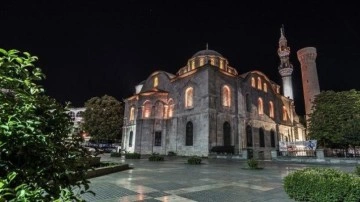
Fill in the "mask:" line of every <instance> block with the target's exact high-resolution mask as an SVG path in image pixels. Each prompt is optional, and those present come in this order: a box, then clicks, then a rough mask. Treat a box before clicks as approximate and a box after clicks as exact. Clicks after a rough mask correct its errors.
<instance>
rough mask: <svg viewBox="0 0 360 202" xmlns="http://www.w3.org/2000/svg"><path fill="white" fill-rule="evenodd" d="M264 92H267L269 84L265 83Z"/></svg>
mask: <svg viewBox="0 0 360 202" xmlns="http://www.w3.org/2000/svg"><path fill="white" fill-rule="evenodd" d="M264 92H267V84H266V83H264Z"/></svg>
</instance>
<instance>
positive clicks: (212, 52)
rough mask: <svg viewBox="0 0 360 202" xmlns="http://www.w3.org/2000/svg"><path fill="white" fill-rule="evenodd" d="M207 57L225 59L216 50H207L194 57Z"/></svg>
mask: <svg viewBox="0 0 360 202" xmlns="http://www.w3.org/2000/svg"><path fill="white" fill-rule="evenodd" d="M205 55H209V56H210V55H211V56H218V57H223V56H222V55H221V54H220V53H219V52H217V51H214V50H207V49H206V50H201V51H198V52H197V53H195V54H194V55H193V56H192V57H198V56H205Z"/></svg>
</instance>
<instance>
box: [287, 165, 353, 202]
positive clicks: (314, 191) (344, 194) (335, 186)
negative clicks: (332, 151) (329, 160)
mask: <svg viewBox="0 0 360 202" xmlns="http://www.w3.org/2000/svg"><path fill="white" fill-rule="evenodd" d="M284 189H285V192H286V193H287V194H288V195H289V197H290V198H292V199H295V200H297V201H314V202H332V201H333V202H335V201H336V202H339V201H349V202H350V201H360V177H358V176H356V175H354V174H350V173H345V172H342V171H340V170H336V169H332V168H306V169H303V170H298V171H295V172H293V173H290V174H289V175H288V176H286V177H285V179H284Z"/></svg>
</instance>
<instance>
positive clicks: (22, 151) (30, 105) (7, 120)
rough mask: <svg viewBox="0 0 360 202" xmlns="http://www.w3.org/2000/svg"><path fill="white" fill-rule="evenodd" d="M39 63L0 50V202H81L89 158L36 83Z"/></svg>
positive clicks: (55, 105) (60, 109)
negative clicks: (82, 162) (87, 159)
mask: <svg viewBox="0 0 360 202" xmlns="http://www.w3.org/2000/svg"><path fill="white" fill-rule="evenodd" d="M37 59H38V58H37V57H35V56H31V55H30V54H29V53H27V52H23V53H20V52H19V51H17V50H9V51H6V50H3V49H0V201H81V199H80V197H79V195H78V194H79V192H75V191H74V190H73V189H74V187H76V186H78V189H77V190H80V187H81V186H84V187H85V190H88V183H89V181H87V180H86V178H85V174H86V171H87V166H86V165H85V164H81V163H79V162H81V161H79V159H83V158H85V157H86V156H87V154H86V152H85V150H83V149H81V147H80V137H79V136H74V135H72V134H71V131H72V123H71V121H70V117H69V116H68V115H67V110H66V107H63V106H61V105H60V104H59V103H57V102H56V101H55V100H54V99H52V98H50V97H48V96H46V95H45V94H44V89H43V88H42V87H41V86H40V85H38V84H37V82H38V81H40V80H42V79H44V78H45V76H44V74H43V73H42V72H41V69H40V68H37V67H35V65H34V63H35V62H36V61H37Z"/></svg>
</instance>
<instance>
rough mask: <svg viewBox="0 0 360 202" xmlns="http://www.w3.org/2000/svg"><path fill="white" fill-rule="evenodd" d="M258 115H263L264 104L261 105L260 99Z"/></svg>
mask: <svg viewBox="0 0 360 202" xmlns="http://www.w3.org/2000/svg"><path fill="white" fill-rule="evenodd" d="M258 113H259V115H263V114H264V104H263V100H262V98H259V99H258Z"/></svg>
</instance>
